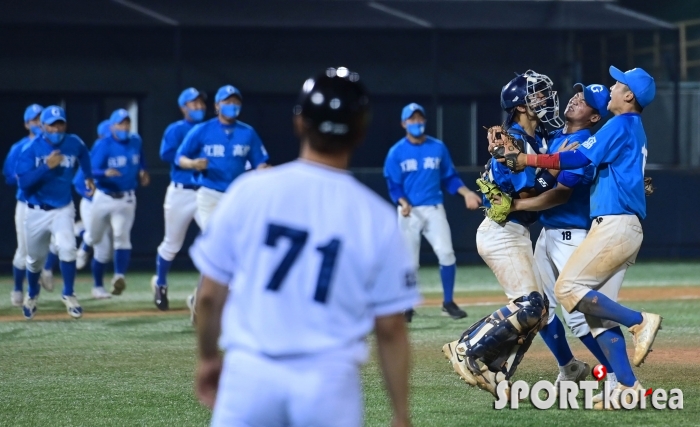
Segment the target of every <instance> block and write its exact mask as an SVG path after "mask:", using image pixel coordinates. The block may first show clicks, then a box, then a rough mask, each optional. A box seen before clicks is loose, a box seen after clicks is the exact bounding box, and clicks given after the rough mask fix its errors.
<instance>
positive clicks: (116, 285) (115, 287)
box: [112, 276, 126, 295]
mask: <svg viewBox="0 0 700 427" xmlns="http://www.w3.org/2000/svg"><path fill="white" fill-rule="evenodd" d="M124 289H126V280H124V276H114V278H113V279H112V295H121V294H122V292H124Z"/></svg>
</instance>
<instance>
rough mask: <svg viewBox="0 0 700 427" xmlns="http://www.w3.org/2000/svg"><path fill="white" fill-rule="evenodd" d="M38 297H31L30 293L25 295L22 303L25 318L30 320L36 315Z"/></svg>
mask: <svg viewBox="0 0 700 427" xmlns="http://www.w3.org/2000/svg"><path fill="white" fill-rule="evenodd" d="M37 299H38V296H37V297H34V298H29V295H27V296H26V297H24V303H23V304H22V314H24V318H25V319H27V320H29V319H31V318H32V317H34V313H36V300H37Z"/></svg>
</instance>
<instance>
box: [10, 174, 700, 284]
mask: <svg viewBox="0 0 700 427" xmlns="http://www.w3.org/2000/svg"><path fill="white" fill-rule="evenodd" d="M355 175H356V176H357V178H358V179H360V180H361V181H362V182H364V183H365V184H367V185H368V186H369V187H371V188H372V189H373V190H375V191H377V192H378V193H379V194H380V195H382V196H383V197H387V191H386V186H385V183H384V179H383V177H382V176H381V173H380V172H378V171H375V170H372V171H357V172H356V173H355ZM461 175H462V178H463V180H464V181H465V182H466V183H467V185H468V186H470V187H471V188H474V185H473V184H472V183H473V182H474V180H475V179H476V178H477V176H478V172H477V171H476V170H473V171H472V172H462V173H461ZM648 175H649V176H652V177H653V178H654V184H655V186H656V192H655V193H654V195H653V196H651V197H649V198H647V202H648V204H647V210H648V216H647V219H646V220H644V221H643V223H642V225H643V227H644V243H643V244H642V249H641V251H640V253H639V259H669V260H670V259H699V260H700V221H698V220H697V218H698V216H699V215H700V200H699V198H698V194H699V193H700V171H671V170H657V171H649V173H648ZM167 185H168V176H167V175H166V174H165V173H156V174H154V176H153V179H152V183H151V186H150V187H147V188H141V189H139V190H138V196H137V198H138V202H137V203H138V204H137V210H136V223H135V225H134V229H133V231H132V233H131V236H132V242H133V247H134V252H133V262H132V266H133V268H136V269H142V268H143V269H148V268H152V267H153V265H154V261H155V254H156V248H157V247H158V245H159V244H160V242H161V239H162V238H163V208H162V204H163V198H164V196H165V189H166V187H167ZM14 208H15V199H14V194H13V192H12V191H11V189H10V188H9V187H7V186H4V185H3V186H1V187H0V229H1V230H4V232H3V233H2V239H1V240H0V264H1V265H2V267H1V269H0V271H2V272H4V273H9V272H10V268H11V262H12V256H13V254H14V250H15V245H16V238H15V234H14ZM445 208H446V210H447V217H448V220H449V222H450V226H451V228H452V239H453V242H454V248H455V252H456V255H457V261H458V263H460V264H468V263H481V260H480V258H479V255H478V254H477V252H476V243H475V234H476V228H477V227H478V225H479V223H480V222H481V221H482V219H483V215H482V213H481V212H480V211H478V212H469V211H467V210H466V209H465V207H464V203H463V201H462V199H461V198H460V197H454V196H450V195H448V196H446V198H445ZM539 231H540V227H539V226H538V225H535V226H533V227H532V235H533V239H536V238H537V236H538V235H539ZM196 233H197V229H196V227H195V226H192V227H191V229H190V231H189V233H188V238H187V242H186V243H185V245H186V247H187V245H189V243H190V242H191V241H192V239H193V238H194V236H195V235H196ZM252 244H254V242H251V245H252ZM421 260H422V263H423V264H425V265H428V264H436V263H437V259H436V258H435V255H434V254H433V253H432V251H431V249H430V247H429V246H428V245H427V243H425V242H424V244H423V246H422V253H421ZM189 267H191V264H190V262H189V260H188V259H187V256H186V254H185V252H181V254H180V255H179V256H178V258H177V261H176V263H175V268H189Z"/></svg>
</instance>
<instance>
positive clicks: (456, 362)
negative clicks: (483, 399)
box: [442, 340, 476, 387]
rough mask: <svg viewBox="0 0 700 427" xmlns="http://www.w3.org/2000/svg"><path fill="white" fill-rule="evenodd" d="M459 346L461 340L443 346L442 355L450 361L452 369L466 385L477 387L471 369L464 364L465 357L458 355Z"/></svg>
mask: <svg viewBox="0 0 700 427" xmlns="http://www.w3.org/2000/svg"><path fill="white" fill-rule="evenodd" d="M458 344H459V340H455V341H452V342H448V343H447V344H445V345H443V346H442V354H444V355H445V358H446V359H447V360H449V361H450V363H451V364H452V369H454V370H455V372H456V373H457V375H459V376H460V377H461V378H462V379H463V380H464V382H465V383H467V384H469V385H471V386H475V387H476V377H475V376H474V375H473V374H472V373H471V372H469V369H467V366H466V365H465V364H464V357H462V355H461V354H459V353H457V345H458Z"/></svg>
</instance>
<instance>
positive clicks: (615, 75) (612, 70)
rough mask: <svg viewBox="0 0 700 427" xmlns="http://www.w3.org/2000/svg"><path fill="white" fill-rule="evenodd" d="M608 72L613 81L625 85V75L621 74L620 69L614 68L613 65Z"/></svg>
mask: <svg viewBox="0 0 700 427" xmlns="http://www.w3.org/2000/svg"><path fill="white" fill-rule="evenodd" d="M609 71H610V75H611V76H612V78H613V79H615V80H617V81H618V82H620V83H623V84H627V79H626V78H625V73H623V72H622V71H621V70H620V69H618V68H616V67H615V66H614V65H611V66H610V70H609Z"/></svg>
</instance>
